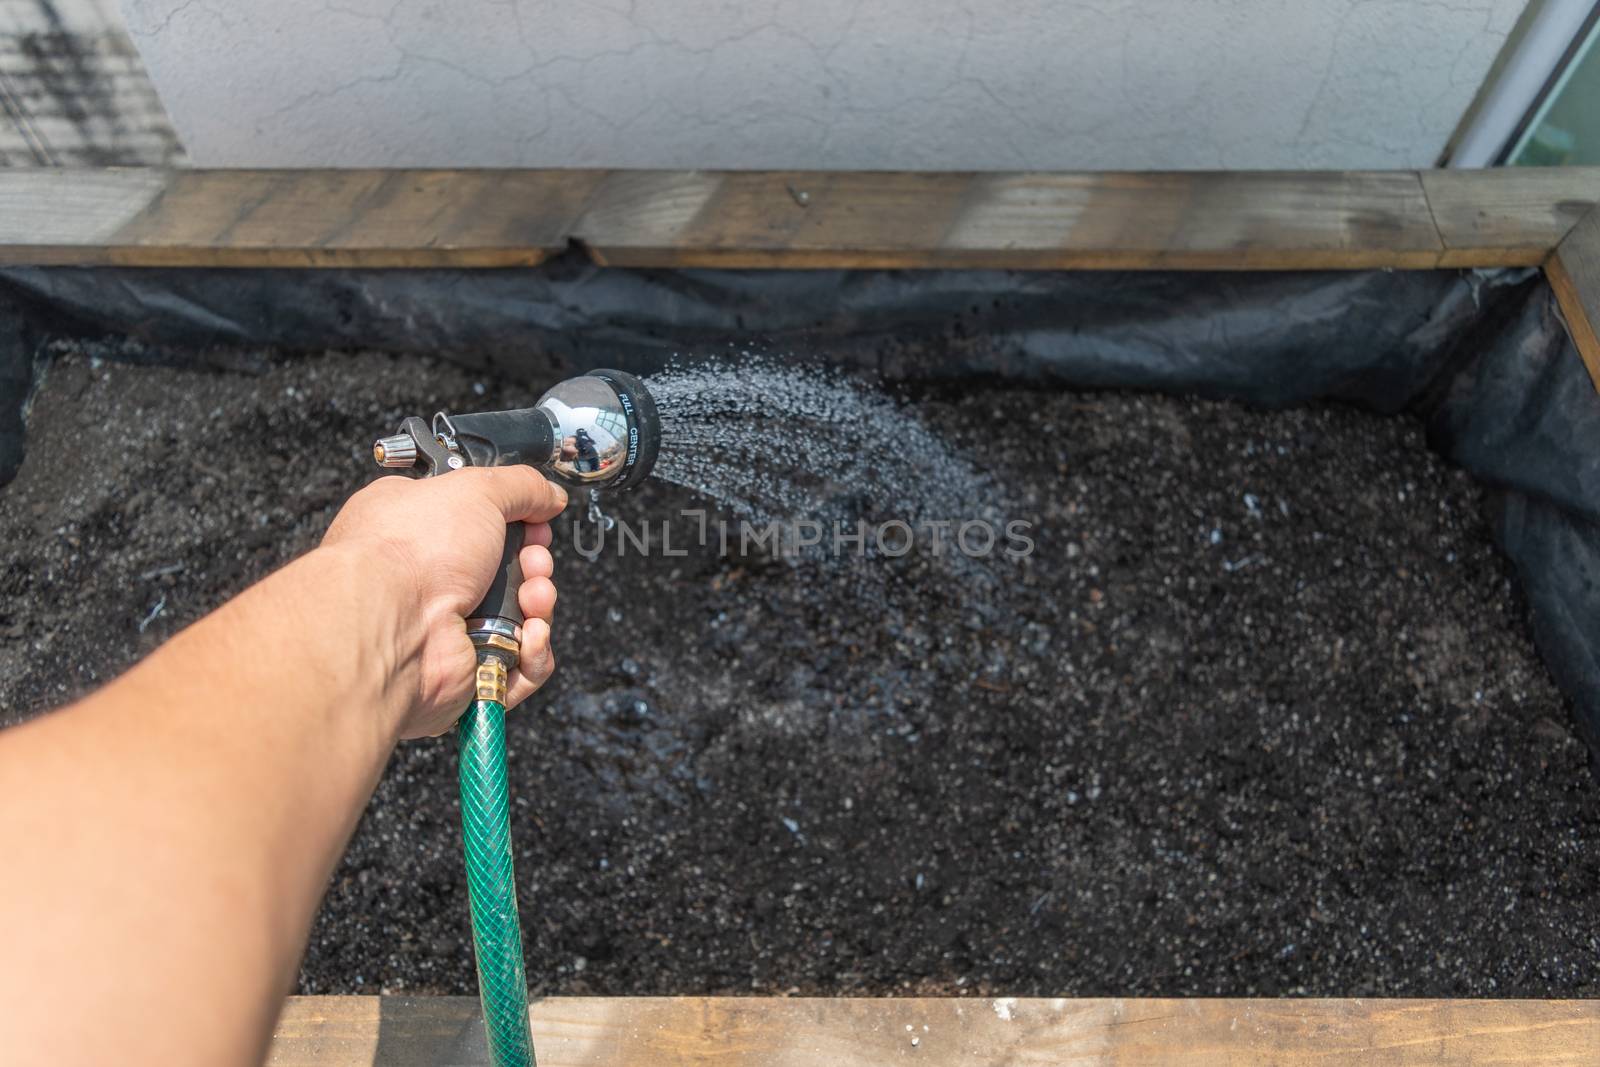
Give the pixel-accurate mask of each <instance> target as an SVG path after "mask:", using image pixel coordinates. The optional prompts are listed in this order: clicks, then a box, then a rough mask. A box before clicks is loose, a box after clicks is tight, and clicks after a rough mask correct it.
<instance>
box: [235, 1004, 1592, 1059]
mask: <svg viewBox="0 0 1600 1067" xmlns="http://www.w3.org/2000/svg"><path fill="white" fill-rule="evenodd" d="M533 1032H534V1041H535V1045H536V1046H537V1049H538V1054H539V1062H540V1064H541V1065H543V1067H598V1065H601V1064H604V1065H606V1067H632V1065H637V1067H687V1065H690V1064H717V1065H718V1067H879V1065H881V1064H884V1063H891V1062H907V1063H912V1062H920V1063H923V1064H925V1065H936V1067H943V1065H955V1064H961V1065H963V1067H985V1065H994V1067H999V1065H1001V1064H1005V1065H1020V1064H1073V1065H1083V1067H1089V1065H1097V1064H1106V1065H1111V1064H1115V1065H1117V1067H1156V1065H1162V1067H1167V1065H1170V1067H1180V1065H1181V1067H1212V1065H1219V1067H1220V1065H1224V1064H1226V1065H1236V1067H1252V1065H1262V1067H1265V1065H1268V1064H1271V1065H1291V1067H1292V1065H1296V1064H1304V1065H1310V1064H1316V1065H1318V1067H1323V1065H1326V1064H1330V1063H1360V1064H1371V1065H1389V1067H1409V1065H1414V1064H1415V1065H1420V1064H1430V1065H1445V1064H1463V1065H1465V1064H1475V1065H1477V1064H1504V1065H1507V1067H1510V1065H1517V1067H1552V1065H1557V1064H1560V1065H1574V1067H1575V1065H1578V1064H1592V1063H1595V1062H1600V1002H1597V1001H1526V1000H1523V1001H1516V1000H1495V1001H1482V1000H1479V1001H1464V1000H1154V999H1152V1000H1124V999H1110V998H1104V999H1088V1000H1043V999H1010V998H1008V999H1005V1000H983V999H976V998H974V999H862V998H837V999H813V998H745V997H609V998H608V997H560V998H552V999H547V1000H543V1001H540V1002H539V1003H537V1004H536V1005H535V1006H534V1008H533ZM267 1062H268V1063H269V1064H271V1065H273V1067H334V1065H339V1067H354V1065H358V1064H359V1065H368V1064H383V1065H388V1067H410V1065H418V1067H420V1065H423V1064H429V1065H433V1064H483V1063H487V1062H488V1059H487V1052H486V1050H485V1047H484V1040H483V1035H482V1024H481V1022H480V1021H479V1018H478V1005H477V1001H476V1000H474V999H471V998H463V997H416V998H406V997H381V998H380V997H294V998H291V999H290V1001H289V1003H288V1004H287V1006H286V1007H285V1009H284V1012H283V1016H282V1018H281V1019H280V1021H279V1023H278V1027H277V1033H276V1035H275V1037H274V1039H273V1045H272V1052H271V1055H270V1056H269V1058H268V1061H267Z"/></svg>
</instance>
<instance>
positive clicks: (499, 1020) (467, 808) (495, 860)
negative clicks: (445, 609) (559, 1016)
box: [459, 700, 534, 1067]
mask: <svg viewBox="0 0 1600 1067" xmlns="http://www.w3.org/2000/svg"><path fill="white" fill-rule="evenodd" d="M459 729H460V737H461V831H462V838H463V840H464V841H465V844H466V853H467V891H468V893H469V894H470V896H471V900H472V944H473V948H474V950H475V951H476V953H477V957H478V995H479V997H480V998H481V999H482V1001H483V1022H484V1027H485V1029H486V1030H487V1031H488V1034H489V1054H490V1057H491V1059H492V1060H493V1062H494V1063H495V1064H496V1065H498V1067H533V1062H534V1061H533V1035H532V1033H531V1032H530V1031H529V1029H528V979H527V974H526V973H525V972H524V970H523V964H522V927H521V925H520V924H519V923H518V921H517V882H516V877H515V875H514V873H513V870H512V862H511V860H512V857H511V811H510V807H509V801H508V797H507V788H506V709H505V707H504V706H503V705H500V704H497V703H494V702H493V701H488V700H479V701H475V702H473V704H472V705H471V706H470V707H468V708H467V711H466V714H464V715H462V716H461V725H460V728H459Z"/></svg>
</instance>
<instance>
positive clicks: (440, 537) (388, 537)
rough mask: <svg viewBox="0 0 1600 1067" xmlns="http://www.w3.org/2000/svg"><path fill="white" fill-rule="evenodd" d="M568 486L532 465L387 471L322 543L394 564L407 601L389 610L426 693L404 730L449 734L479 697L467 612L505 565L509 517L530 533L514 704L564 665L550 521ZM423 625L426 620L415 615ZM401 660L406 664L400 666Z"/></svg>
mask: <svg viewBox="0 0 1600 1067" xmlns="http://www.w3.org/2000/svg"><path fill="white" fill-rule="evenodd" d="M566 505H567V493H566V490H564V489H562V488H561V487H560V486H559V485H555V484H554V483H552V482H549V481H547V480H545V478H544V477H543V476H542V475H541V474H539V473H538V472H537V471H535V470H534V469H533V468H531V467H521V466H518V467H468V468H465V469H464V470H459V471H452V472H451V473H449V474H446V475H444V476H442V477H437V478H423V479H411V478H402V477H390V478H379V479H378V480H377V481H375V482H373V483H372V484H371V485H369V486H367V487H366V488H364V489H362V490H361V491H360V492H358V493H356V494H355V495H354V496H352V497H351V498H350V499H349V500H347V501H346V502H345V505H344V507H342V508H340V509H339V514H338V515H337V516H335V517H334V520H333V524H332V525H331V526H330V527H329V528H328V532H327V534H326V535H325V536H324V537H323V539H322V543H323V545H324V546H326V547H331V548H355V549H358V550H360V551H362V552H363V553H364V554H366V555H367V556H369V557H372V558H376V559H378V560H381V561H382V566H383V567H384V569H385V573H386V574H387V575H389V576H390V577H392V578H393V579H394V588H395V589H396V591H397V594H396V596H397V599H398V601H399V603H397V604H388V605H385V609H386V610H389V611H394V612H396V613H397V614H398V617H399V618H400V620H401V623H402V628H401V632H402V634H403V635H405V636H404V637H403V640H402V644H403V645H404V646H406V647H404V648H403V649H402V650H401V652H400V654H399V657H398V658H400V659H402V660H403V659H407V658H411V657H415V659H416V663H415V665H416V668H417V670H416V672H415V673H416V675H417V681H416V689H417V692H416V694H415V697H414V698H413V699H411V700H410V709H409V711H408V713H407V715H406V717H405V719H404V721H403V722H402V723H401V726H400V736H401V737H426V736H433V735H437V734H442V733H444V732H445V731H446V730H448V729H449V728H450V727H451V726H452V725H453V724H454V723H455V721H456V719H457V718H459V717H460V715H461V712H462V709H463V708H465V707H466V705H467V702H468V701H469V700H470V699H471V698H472V692H473V675H474V671H475V668H476V665H477V653H476V651H475V650H474V649H473V647H472V642H471V640H470V639H469V638H468V637H467V626H466V616H467V613H468V612H470V611H472V610H473V609H474V608H476V607H477V606H478V604H479V603H480V602H481V601H482V599H483V596H484V594H485V593H487V592H488V589H489V585H490V583H491V582H492V581H493V580H494V574H495V571H496V569H497V568H498V567H499V564H500V554H501V551H502V550H503V548H504V546H505V535H506V524H507V523H512V522H523V523H526V524H527V532H526V536H525V538H524V541H523V549H522V554H521V556H520V562H521V564H522V587H521V589H520V590H518V595H517V601H518V603H519V605H520V606H521V608H522V611H523V614H524V615H525V616H526V618H525V620H524V622H523V624H522V642H521V643H522V648H521V652H520V656H519V660H518V665H517V669H516V670H515V671H513V672H512V673H511V676H510V678H509V682H510V691H509V694H508V698H507V704H508V706H514V705H516V704H519V703H521V702H522V701H524V700H526V699H528V697H530V696H532V695H533V693H534V691H535V690H537V689H538V688H539V687H540V686H541V685H543V684H544V683H545V681H546V679H548V678H549V677H550V673H551V672H552V671H553V670H554V669H555V658H554V656H553V655H552V653H551V650H550V619H551V615H552V614H553V612H554V611H555V604H556V588H555V584H554V583H553V582H552V581H551V575H552V573H553V572H554V569H555V561H554V559H553V558H552V557H551V555H550V548H549V546H550V538H551V534H550V520H551V519H553V518H554V517H555V516H557V515H559V514H560V513H561V511H562V509H563V508H565V507H566ZM413 620H414V621H413ZM399 665H400V664H396V666H399Z"/></svg>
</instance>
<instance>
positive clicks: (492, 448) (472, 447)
mask: <svg viewBox="0 0 1600 1067" xmlns="http://www.w3.org/2000/svg"><path fill="white" fill-rule="evenodd" d="M450 423H451V425H452V426H454V427H455V436H456V442H457V443H458V444H459V445H460V446H461V450H462V451H463V452H465V453H466V454H467V460H468V462H470V463H471V464H472V465H473V466H474V467H510V466H513V465H514V464H517V463H526V464H528V465H529V466H533V467H539V466H543V465H545V464H547V463H549V462H550V457H551V455H552V454H553V453H554V452H555V448H556V430H555V427H554V426H552V425H551V424H550V418H549V416H547V415H546V414H545V413H544V412H543V411H542V410H541V409H540V408H538V407H531V408H514V409H513V410H511V411H477V412H473V413H472V414H470V415H455V416H452V417H451V419H450Z"/></svg>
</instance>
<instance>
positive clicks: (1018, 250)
mask: <svg viewBox="0 0 1600 1067" xmlns="http://www.w3.org/2000/svg"><path fill="white" fill-rule="evenodd" d="M653 185H654V186H658V187H659V190H660V191H659V192H654V193H653V192H652V189H651V187H652V186H653ZM626 191H627V200H626V203H624V204H621V205H619V204H616V203H614V202H612V198H611V197H609V196H608V195H607V193H608V190H606V189H602V190H601V192H600V194H599V195H598V196H597V197H596V199H595V202H594V203H593V204H592V205H591V207H590V210H589V212H588V214H586V215H585V217H584V218H583V219H580V220H579V221H578V224H577V236H578V237H579V239H581V240H582V242H583V243H584V244H585V245H586V246H587V247H588V248H589V249H590V250H591V251H592V253H593V254H594V256H595V258H596V260H598V261H599V262H601V263H608V264H616V265H627V266H653V267H664V266H697V267H705V266H716V267H841V266H842V267H889V268H918V267H1010V268H1020V269H1028V268H1040V269H1043V268H1050V269H1068V270H1072V269H1079V270H1081V269H1102V268H1109V269H1150V268H1166V269H1193V270H1251V269H1279V270H1285V269H1318V268H1354V267H1424V268H1425V267H1432V266H1434V265H1436V263H1437V262H1438V259H1439V256H1440V254H1441V252H1442V251H1443V246H1442V245H1441V244H1440V242H1439V239H1438V235H1437V233H1436V232H1435V230H1434V228H1433V223H1432V219H1431V216H1430V215H1429V213H1428V205H1427V201H1426V199H1425V198H1424V197H1423V195H1422V187H1421V183H1420V182H1419V181H1418V179H1417V176H1416V174H1415V173H1414V172H1410V171H1396V172H1384V173H1365V174H1354V173H1281V174H1279V173H1265V172H1232V173H1210V174H1204V173H1161V174H1112V173H1106V174H949V173H945V174H890V173H851V174H837V173H770V172H769V173H754V172H752V173H734V174H721V175H702V176H700V179H699V181H698V183H697V184H696V185H695V187H694V188H693V191H692V192H688V193H686V192H685V186H684V183H683V182H682V181H681V180H680V179H679V178H677V177H676V176H673V175H654V176H644V175H640V176H635V177H632V178H631V179H630V180H629V181H628V183H627V185H626Z"/></svg>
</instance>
